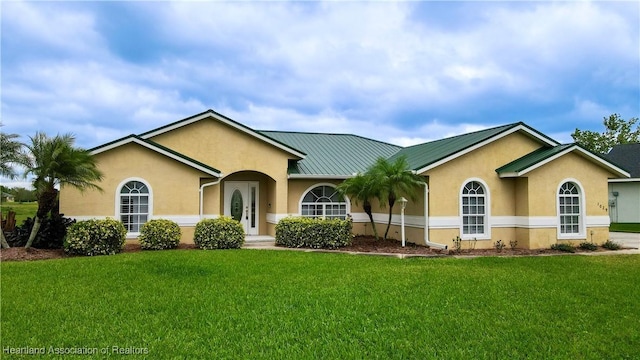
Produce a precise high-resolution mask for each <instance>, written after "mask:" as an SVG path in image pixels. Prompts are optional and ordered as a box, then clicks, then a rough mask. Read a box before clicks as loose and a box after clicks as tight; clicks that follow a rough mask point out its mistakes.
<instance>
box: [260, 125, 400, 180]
mask: <svg viewBox="0 0 640 360" xmlns="http://www.w3.org/2000/svg"><path fill="white" fill-rule="evenodd" d="M258 132H259V133H261V134H263V135H265V136H268V137H270V138H272V139H275V140H277V141H279V142H281V143H284V144H286V145H287V146H289V147H292V148H295V149H299V150H301V151H303V152H304V153H305V154H306V155H307V156H306V157H305V158H304V159H302V160H298V161H297V162H292V163H291V166H290V167H289V174H290V175H294V176H300V177H304V176H314V175H320V176H322V175H325V176H336V177H346V176H351V175H353V174H354V173H357V172H364V171H365V170H366V169H367V167H369V166H370V165H371V164H373V163H374V162H375V160H376V159H377V158H379V157H385V158H387V157H389V156H391V155H393V154H394V153H396V152H398V150H400V149H402V148H401V147H400V146H396V145H392V144H388V143H384V142H381V141H377V140H373V139H367V138H364V137H361V136H357V135H349V134H321V133H302V132H286V131H258Z"/></svg>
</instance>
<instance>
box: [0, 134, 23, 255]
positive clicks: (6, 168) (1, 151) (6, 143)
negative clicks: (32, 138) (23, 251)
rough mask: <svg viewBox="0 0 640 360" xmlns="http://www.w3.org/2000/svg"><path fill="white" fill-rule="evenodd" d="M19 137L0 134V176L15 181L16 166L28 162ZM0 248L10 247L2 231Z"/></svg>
mask: <svg viewBox="0 0 640 360" xmlns="http://www.w3.org/2000/svg"><path fill="white" fill-rule="evenodd" d="M0 126H1V125H0ZM18 137H19V136H18V135H17V134H6V133H0V175H2V176H4V177H7V178H9V179H15V178H16V177H17V176H18V175H17V173H16V171H15V169H14V166H15V165H21V164H24V163H25V161H26V157H25V155H24V152H23V151H22V149H23V146H24V144H22V143H21V142H19V141H18V140H16V139H17V138H18ZM0 246H2V248H4V249H6V248H8V247H9V244H8V243H7V240H6V239H5V238H4V231H2V230H0Z"/></svg>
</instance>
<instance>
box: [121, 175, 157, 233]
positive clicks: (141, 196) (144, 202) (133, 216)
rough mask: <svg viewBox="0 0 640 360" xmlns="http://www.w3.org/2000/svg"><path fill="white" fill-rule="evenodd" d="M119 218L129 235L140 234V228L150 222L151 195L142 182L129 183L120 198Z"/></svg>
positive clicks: (123, 186)
mask: <svg viewBox="0 0 640 360" xmlns="http://www.w3.org/2000/svg"><path fill="white" fill-rule="evenodd" d="M118 200H119V204H118V210H119V214H118V216H119V218H120V221H122V223H123V224H124V227H125V228H126V229H127V232H128V233H139V232H140V226H142V224H144V223H145V222H147V220H149V215H150V202H151V193H150V191H149V187H148V186H147V185H146V184H144V183H143V182H141V181H136V180H132V181H128V182H126V183H125V184H124V185H122V187H121V188H120V192H119V196H118Z"/></svg>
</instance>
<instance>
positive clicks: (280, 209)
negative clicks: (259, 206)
mask: <svg viewBox="0 0 640 360" xmlns="http://www.w3.org/2000/svg"><path fill="white" fill-rule="evenodd" d="M275 180H276V194H275V199H276V201H275V206H274V207H273V208H272V209H271V212H272V213H274V214H275V215H276V216H282V215H286V214H287V213H288V209H287V202H288V198H289V180H288V179H287V176H286V175H285V176H282V177H279V178H277V179H275Z"/></svg>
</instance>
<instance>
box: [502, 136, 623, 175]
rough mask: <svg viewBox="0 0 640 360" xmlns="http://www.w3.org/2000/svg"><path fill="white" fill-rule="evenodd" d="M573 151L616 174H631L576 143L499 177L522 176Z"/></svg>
mask: <svg viewBox="0 0 640 360" xmlns="http://www.w3.org/2000/svg"><path fill="white" fill-rule="evenodd" d="M572 151H579V152H580V153H581V154H582V155H583V156H585V157H587V158H589V159H591V160H592V161H594V162H597V163H599V164H600V165H601V166H603V167H605V168H607V169H608V170H609V171H611V172H612V173H614V174H616V175H618V176H622V177H625V178H628V177H630V174H629V173H628V172H626V171H625V170H623V169H621V168H619V167H617V166H615V165H614V164H612V163H610V162H609V161H607V160H605V159H603V158H601V157H599V156H596V155H594V154H593V153H591V152H589V151H587V150H585V149H583V148H582V147H580V146H578V145H576V144H574V145H572V146H569V147H567V148H566V149H564V150H562V151H560V152H558V153H557V154H554V155H552V156H549V157H547V158H545V159H542V160H540V161H538V162H536V163H535V164H533V165H531V166H528V167H526V168H524V169H520V170H518V171H511V172H506V173H500V174H499V177H501V178H506V177H520V176H522V175H525V174H527V173H529V172H531V171H533V170H535V169H537V168H539V167H541V166H543V165H545V164H548V163H550V162H552V161H554V160H556V159H557V158H559V157H561V156H564V155H566V154H568V153H570V152H572Z"/></svg>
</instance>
